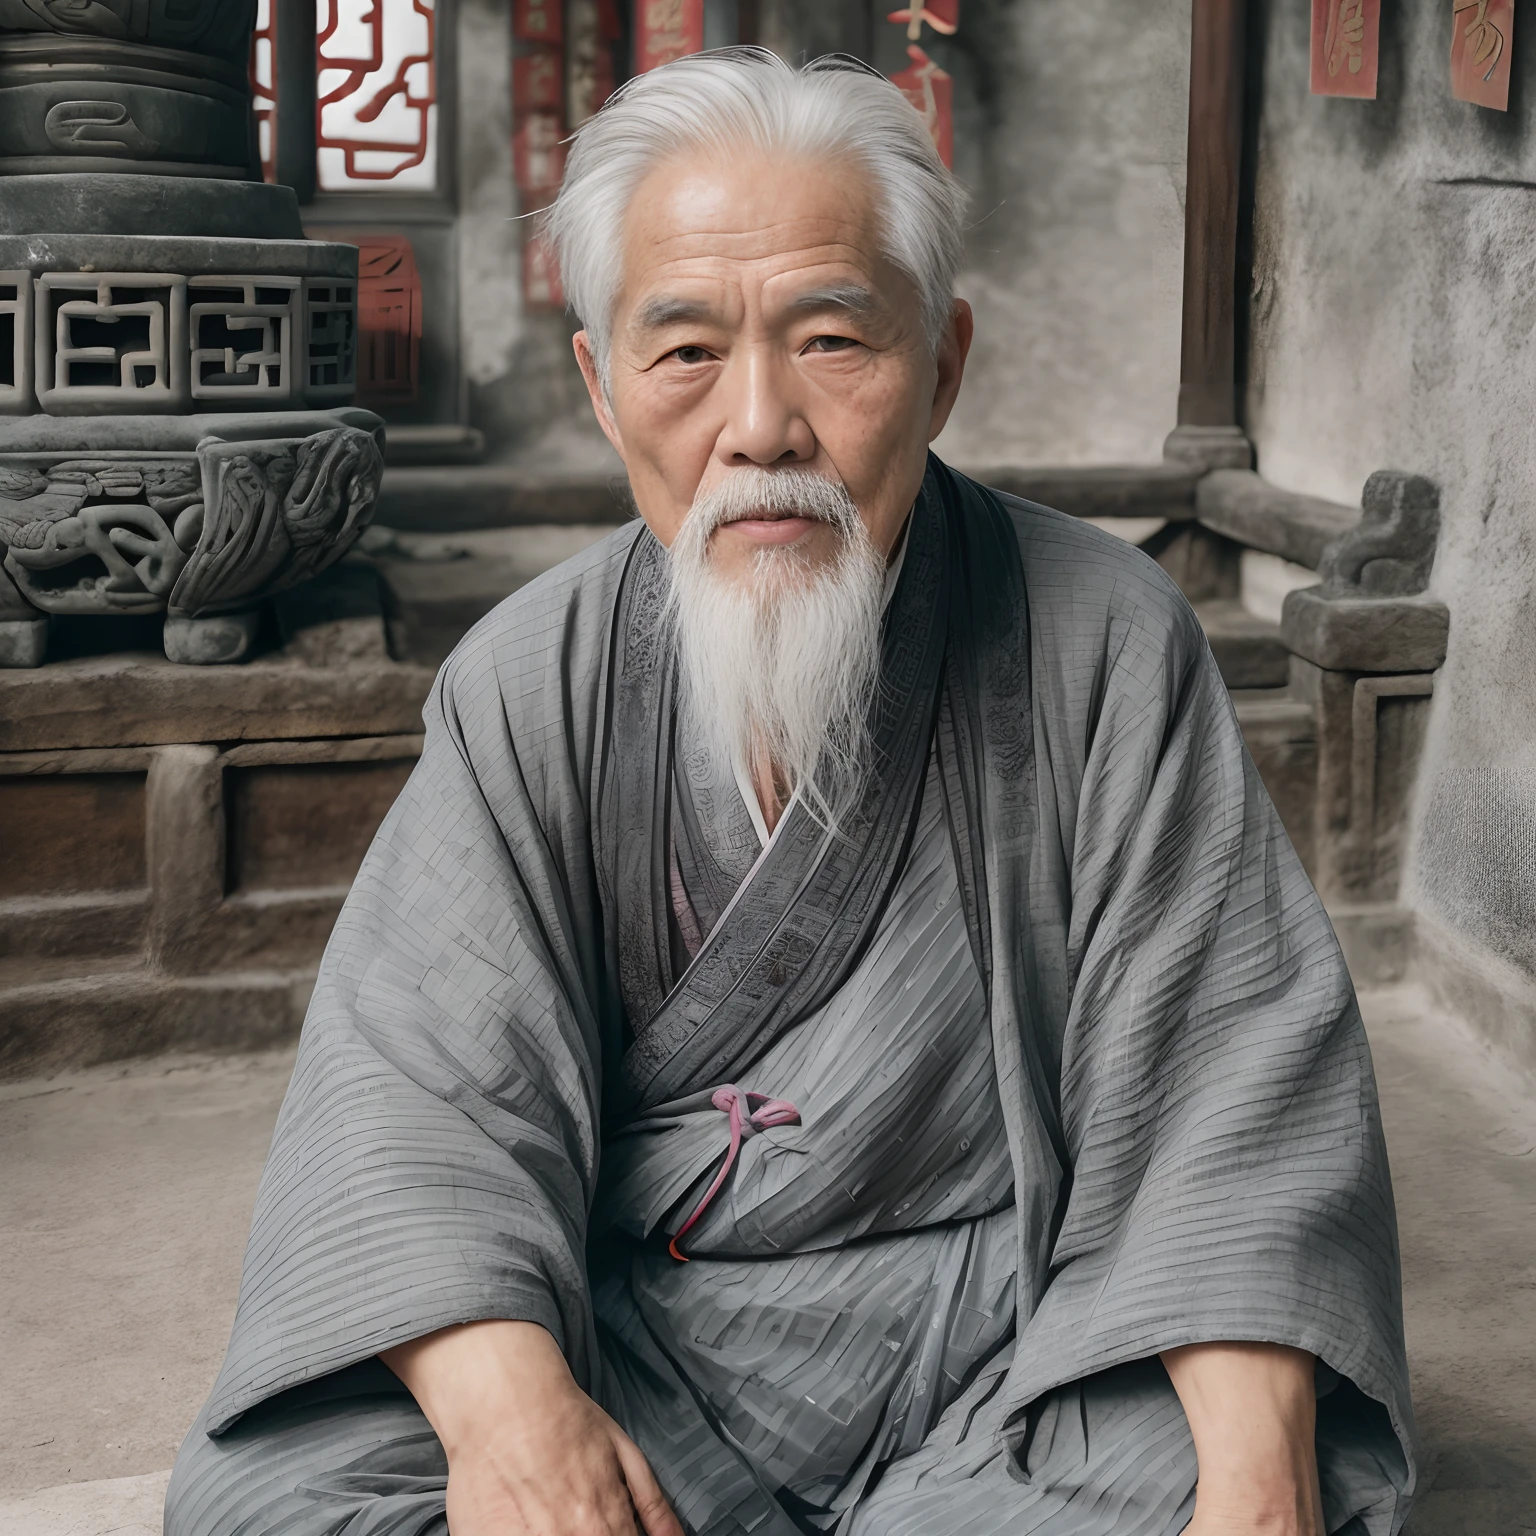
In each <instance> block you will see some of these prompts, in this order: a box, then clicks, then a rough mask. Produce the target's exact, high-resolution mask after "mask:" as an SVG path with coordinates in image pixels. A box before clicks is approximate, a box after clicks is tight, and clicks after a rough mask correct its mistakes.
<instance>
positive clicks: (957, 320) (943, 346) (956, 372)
mask: <svg viewBox="0 0 1536 1536" xmlns="http://www.w3.org/2000/svg"><path fill="white" fill-rule="evenodd" d="M975 333H976V320H975V317H974V316H973V315H972V314H971V306H970V305H969V304H967V303H966V302H965V300H964V299H956V300H955V305H954V308H953V309H952V310H951V311H950V313H949V329H948V330H946V331H945V332H944V339H943V340H942V341H941V342H940V343H939V354H938V357H937V358H936V359H935V362H936V363H937V364H938V380H937V382H936V383H935V385H934V390H933V414H932V415H931V416H930V417H929V419H928V441H929V442H930V443H931V442H932V441H933V440H934V438H936V437H937V436H938V435H939V433H940V432H942V431H943V430H944V423H945V422H947V421H948V420H949V413H950V412H951V411H952V410H953V409H954V408H955V399H956V397H957V396H958V395H959V393H960V380H961V379H962V378H964V377H965V359H966V357H967V356H968V355H969V353H970V350H971V337H972V336H974V335H975Z"/></svg>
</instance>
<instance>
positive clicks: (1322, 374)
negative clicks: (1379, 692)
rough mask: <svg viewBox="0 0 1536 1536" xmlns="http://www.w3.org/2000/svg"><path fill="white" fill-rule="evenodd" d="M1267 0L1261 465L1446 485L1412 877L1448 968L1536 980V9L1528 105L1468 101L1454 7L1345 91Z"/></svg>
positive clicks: (1307, 486)
mask: <svg viewBox="0 0 1536 1536" xmlns="http://www.w3.org/2000/svg"><path fill="white" fill-rule="evenodd" d="M1266 8H1267V11H1268V13H1269V14H1268V16H1267V18H1266V19H1265V22H1264V26H1265V50H1264V66H1263V73H1264V109H1263V114H1262V124H1261V135H1260V140H1259V156H1258V171H1257V182H1256V205H1257V206H1256V218H1255V270H1254V275H1253V292H1252V312H1251V321H1250V323H1251V336H1252V346H1251V362H1250V371H1249V377H1250V389H1249V397H1248V422H1249V426H1250V431H1251V433H1252V436H1253V438H1254V440H1255V442H1256V444H1257V448H1258V460H1259V469H1260V471H1261V472H1262V473H1263V474H1264V476H1265V477H1266V478H1267V479H1269V480H1271V481H1274V482H1275V483H1277V484H1279V485H1282V486H1285V487H1287V488H1289V489H1292V490H1297V491H1303V492H1309V493H1312V494H1315V495H1320V496H1326V497H1332V498H1334V499H1337V500H1342V501H1354V500H1355V499H1356V498H1357V497H1358V495H1359V493H1360V488H1361V485H1362V483H1363V482H1364V480H1365V478H1366V476H1367V475H1368V474H1369V473H1370V471H1372V470H1373V469H1377V468H1380V467H1383V466H1387V465H1393V466H1397V467H1401V468H1404V469H1411V470H1416V471H1418V472H1420V473H1422V474H1426V475H1429V476H1430V477H1432V478H1433V479H1435V480H1436V481H1438V482H1439V484H1440V486H1441V488H1442V492H1443V499H1444V517H1445V525H1444V531H1443V533H1442V537H1441V547H1440V552H1439V556H1438V559H1437V563H1436V567H1435V575H1434V579H1433V587H1434V590H1435V591H1436V593H1437V594H1438V595H1439V596H1440V597H1442V598H1443V599H1444V600H1445V601H1446V602H1447V603H1448V604H1449V606H1450V609H1451V614H1452V619H1451V638H1450V654H1449V656H1448V657H1447V660H1446V664H1445V667H1444V669H1443V671H1442V672H1441V673H1440V675H1439V677H1438V679H1437V686H1436V699H1435V705H1434V714H1433V724H1432V727H1431V735H1430V739H1429V743H1428V747H1427V754H1426V758H1425V761H1424V764H1423V768H1422V770H1421V774H1420V787H1419V796H1418V805H1417V810H1416V815H1415V838H1414V854H1413V859H1412V865H1413V872H1412V874H1411V875H1410V882H1411V899H1412V900H1413V901H1414V902H1415V904H1416V905H1417V906H1418V907H1419V909H1420V910H1421V912H1422V914H1423V915H1424V916H1425V917H1426V918H1427V919H1428V922H1427V923H1426V924H1425V927H1426V929H1427V930H1428V932H1429V940H1430V942H1429V944H1428V951H1429V953H1430V955H1431V957H1432V959H1431V968H1432V969H1434V968H1435V967H1436V966H1437V965H1438V964H1439V961H1437V960H1435V959H1434V958H1433V957H1434V956H1439V957H1440V960H1443V961H1444V962H1445V966H1444V967H1442V969H1445V970H1446V973H1447V974H1449V973H1450V971H1458V972H1459V973H1460V974H1461V975H1462V976H1463V978H1465V976H1467V975H1468V974H1471V975H1474V976H1475V975H1477V974H1481V975H1482V976H1483V977H1484V978H1485V979H1486V978H1487V977H1489V976H1495V975H1497V976H1500V977H1502V982H1501V986H1502V988H1503V990H1505V991H1506V992H1507V991H1509V990H1510V989H1511V988H1513V989H1515V990H1516V991H1519V990H1522V989H1523V988H1524V987H1525V985H1526V981H1527V979H1536V770H1533V767H1532V763H1533V748H1536V624H1533V623H1532V618H1533V598H1536V522H1533V517H1532V497H1533V492H1536V434H1533V432H1532V428H1531V422H1532V420H1533V419H1536V341H1533V336H1532V331H1533V326H1536V132H1533V124H1532V114H1533V111H1536V90H1533V84H1536V49H1533V48H1532V47H1530V46H1528V45H1529V44H1530V43H1531V42H1532V41H1533V39H1532V37H1531V36H1530V35H1529V29H1528V30H1527V35H1526V36H1525V37H1524V39H1523V40H1522V41H1523V46H1522V47H1520V48H1517V50H1516V53H1515V81H1514V88H1513V91H1512V93H1511V107H1512V110H1511V111H1510V112H1509V113H1508V114H1507V115H1504V114H1499V113H1494V112H1488V111H1485V110H1482V109H1479V108H1477V107H1473V106H1468V105H1465V104H1464V103H1461V102H1457V101H1454V100H1452V98H1451V95H1450V88H1449V81H1448V70H1447V63H1446V60H1447V53H1448V49H1449V44H1450V24H1451V23H1450V7H1449V6H1447V5H1441V4H1429V3H1427V0H1418V3H1414V4H1411V5H1406V6H1397V7H1391V8H1390V10H1389V11H1388V12H1387V14H1386V15H1385V16H1384V19H1383V23H1382V26H1383V36H1382V67H1381V85H1380V96H1379V99H1378V100H1377V101H1375V102H1351V101H1342V100H1325V99H1320V98H1314V97H1311V96H1309V95H1308V91H1307V20H1308V19H1307V13H1306V7H1304V6H1302V5H1299V4H1296V3H1293V0H1268V4H1267V7H1266ZM1436 930H1441V931H1442V934H1443V933H1444V932H1448V933H1449V936H1450V937H1449V942H1448V943H1447V942H1442V941H1441V939H1439V938H1437V937H1436ZM1489 951H1492V952H1493V955H1494V956H1496V957H1497V959H1496V960H1490V959H1489ZM1474 1001H1475V1000H1474ZM1491 1006H1492V1005H1491V1004H1489V1008H1491ZM1484 1011H1488V1009H1487V1008H1485V1010H1484ZM1493 1011H1495V1012H1496V1011H1497V1010H1496V1009H1495V1010H1493ZM1526 1016H1527V1017H1536V1015H1530V1014H1529V1013H1528V1012H1527V1015H1526ZM1509 1027H1510V1029H1511V1030H1512V1031H1514V1032H1515V1033H1518V1031H1519V1029H1520V1028H1523V1027H1524V1026H1522V1025H1519V1024H1518V1022H1515V1023H1511V1024H1510V1026H1509ZM1533 1038H1536V1037H1533Z"/></svg>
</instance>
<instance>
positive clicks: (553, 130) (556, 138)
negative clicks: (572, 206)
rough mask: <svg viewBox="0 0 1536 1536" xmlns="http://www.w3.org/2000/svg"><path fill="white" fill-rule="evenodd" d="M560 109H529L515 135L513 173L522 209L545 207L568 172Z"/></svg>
mask: <svg viewBox="0 0 1536 1536" xmlns="http://www.w3.org/2000/svg"><path fill="white" fill-rule="evenodd" d="M563 137H564V133H563V130H562V129H561V126H560V114H559V113H558V112H530V113H528V114H527V115H526V116H525V117H524V118H523V120H522V122H521V123H520V124H519V125H518V129H517V132H516V133H514V134H513V135H512V175H513V179H514V180H515V181H516V182H517V190H518V191H519V192H521V193H522V194H523V199H522V203H523V210H524V211H525V212H526V211H527V210H528V209H530V208H538V207H542V206H543V204H544V202H546V201H548V196H549V194H551V193H553V192H555V191H557V190H558V189H559V186H560V180H561V178H562V177H563V176H564V175H565V145H564V144H562V143H561V142H560V141H561V139H562V138H563Z"/></svg>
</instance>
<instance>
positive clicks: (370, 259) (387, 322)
mask: <svg viewBox="0 0 1536 1536" xmlns="http://www.w3.org/2000/svg"><path fill="white" fill-rule="evenodd" d="M357 329H358V339H359V342H360V345H359V347H358V353H357V398H358V400H359V401H363V402H366V403H368V404H371V405H413V404H414V403H415V401H416V395H417V391H418V390H419V388H420V385H421V274H420V273H419V272H418V271H417V270H416V254H415V252H414V251H412V249H411V242H410V241H409V240H407V239H405V238H404V237H403V236H399V235H394V236H390V235H380V236H375V235H364V236H362V237H360V238H358V240H357Z"/></svg>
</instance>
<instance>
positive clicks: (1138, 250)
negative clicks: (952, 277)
mask: <svg viewBox="0 0 1536 1536" xmlns="http://www.w3.org/2000/svg"><path fill="white" fill-rule="evenodd" d="M880 9H881V10H882V11H883V10H885V9H887V7H885V6H881V7H880ZM1189 16H1190V0H966V4H965V6H964V7H963V9H962V12H961V25H960V31H959V33H958V34H957V35H956V36H955V38H954V39H952V40H949V41H938V42H935V43H934V45H933V47H932V49H931V52H932V53H933V56H934V57H935V58H936V59H938V60H939V62H940V63H942V64H943V65H944V67H945V68H947V69H949V70H950V71H951V73H953V74H954V76H955V78H956V97H957V114H956V116H957V124H956V129H957V132H956V138H957V145H956V170H957V171H958V172H959V174H960V175H961V177H962V178H963V179H964V180H965V182H966V184H967V185H968V186H969V188H970V189H971V193H972V205H971V213H972V220H973V225H972V229H971V233H970V238H969V242H968V244H969V259H968V263H967V270H966V273H965V276H964V278H963V280H962V283H961V292H962V293H963V294H964V296H965V297H966V298H967V299H969V300H970V301H971V303H972V304H973V305H974V306H975V309H976V316H977V330H976V345H975V349H974V350H973V352H972V354H971V366H970V372H969V375H968V378H967V382H966V388H965V391H964V392H963V394H962V395H961V398H960V403H959V406H958V409H957V410H956V413H955V417H954V420H953V422H952V423H951V425H950V427H949V428H948V429H947V430H946V431H945V433H944V436H943V438H942V440H941V442H940V444H939V451H940V452H941V453H945V454H947V456H948V457H950V458H951V459H953V460H954V461H955V462H957V463H961V464H966V465H973V466H977V467H981V466H985V465H997V464H1041V463H1045V464H1091V463H1103V462H1106V461H1110V462H1113V461H1121V462H1138V461H1152V460H1157V459H1160V458H1161V457H1162V444H1163V439H1164V437H1166V436H1167V434H1168V432H1169V431H1170V430H1171V429H1172V427H1173V425H1174V419H1175V411H1176V408H1177V404H1178V386H1179V314H1180V307H1181V299H1180V295H1181V291H1182V283H1183V251H1184V158H1185V141H1186V118H1187V113H1188V101H1189ZM878 36H879V46H880V49H881V51H880V52H879V53H878V54H877V62H878V63H879V64H880V65H881V67H882V68H885V69H887V70H890V69H894V68H899V67H900V65H901V64H902V63H904V62H905V61H904V60H903V59H902V58H901V56H900V50H901V47H902V46H903V39H902V37H901V34H900V30H899V29H898V28H896V27H892V26H883V27H882V29H881V32H880V33H879V34H878Z"/></svg>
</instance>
